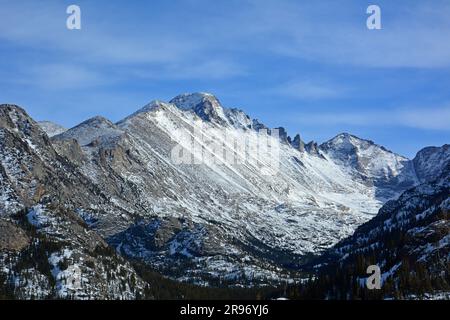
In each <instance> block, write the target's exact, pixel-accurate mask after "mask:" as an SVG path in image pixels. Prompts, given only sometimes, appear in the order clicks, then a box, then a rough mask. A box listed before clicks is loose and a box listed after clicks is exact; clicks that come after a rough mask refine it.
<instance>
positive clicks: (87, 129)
mask: <svg viewBox="0 0 450 320" xmlns="http://www.w3.org/2000/svg"><path fill="white" fill-rule="evenodd" d="M123 134H124V131H123V130H122V129H120V128H119V127H117V126H116V125H115V124H114V123H112V122H111V121H110V120H108V119H106V118H104V117H101V116H95V117H93V118H90V119H88V120H86V121H84V122H82V123H80V124H79V125H77V126H75V127H73V128H71V129H69V130H67V131H66V132H64V133H62V134H59V135H56V136H55V137H54V138H55V139H57V140H67V139H75V140H77V141H78V143H79V144H80V145H81V146H86V145H89V144H90V143H92V142H94V141H95V140H97V139H99V138H102V139H103V140H105V139H108V138H113V137H117V136H121V135H123Z"/></svg>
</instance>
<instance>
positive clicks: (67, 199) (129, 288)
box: [0, 105, 144, 299]
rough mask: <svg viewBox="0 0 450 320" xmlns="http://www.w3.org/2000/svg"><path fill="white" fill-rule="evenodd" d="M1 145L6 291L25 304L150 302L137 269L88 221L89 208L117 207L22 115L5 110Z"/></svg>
mask: <svg viewBox="0 0 450 320" xmlns="http://www.w3.org/2000/svg"><path fill="white" fill-rule="evenodd" d="M0 137H1V139H0V150H1V151H0V154H1V166H0V168H1V170H0V171H1V173H2V175H1V179H0V186H1V191H2V192H1V195H0V197H1V202H0V231H1V237H0V265H1V266H2V269H1V271H0V274H1V276H2V277H1V278H2V279H3V283H1V285H2V286H6V287H9V288H10V290H9V292H10V293H13V294H14V296H15V297H16V298H23V299H29V298H37V299H42V298H77V299H106V298H115V299H117V298H124V299H134V298H136V297H138V296H143V294H144V283H143V282H142V281H141V280H139V278H138V276H137V275H136V273H135V272H134V271H133V269H132V268H131V266H130V265H129V264H128V263H127V262H126V261H125V260H123V259H122V258H120V257H118V256H117V255H116V254H115V253H114V252H113V251H111V250H110V249H109V247H108V245H107V243H106V242H105V241H104V240H103V239H102V238H101V237H100V236H99V235H98V234H97V233H96V232H95V231H93V230H90V229H89V228H88V226H87V225H86V223H85V222H84V221H83V220H82V219H81V218H80V215H79V213H81V212H82V211H81V208H82V206H84V205H86V204H89V206H96V207H98V208H101V207H103V206H105V207H110V208H111V207H112V206H113V204H111V203H109V202H108V200H107V198H106V197H105V195H104V194H103V193H102V191H101V190H99V189H98V187H97V186H95V185H93V184H91V183H90V181H89V179H88V178H86V177H85V176H84V175H83V174H82V173H81V172H80V171H79V170H78V168H77V167H76V166H75V165H74V164H73V163H72V162H71V161H69V159H68V158H66V157H65V156H61V155H60V154H59V153H58V152H57V151H56V150H55V148H54V147H53V145H52V143H51V141H50V139H49V137H48V136H47V135H46V133H45V132H44V131H43V130H42V129H41V128H40V127H39V125H38V124H37V123H36V122H35V121H33V120H32V119H31V118H30V117H29V116H28V115H27V114H26V113H25V111H24V110H22V109H21V108H19V107H17V106H13V105H2V106H0ZM59 147H61V148H62V149H65V148H64V146H59ZM110 276H111V277H110Z"/></svg>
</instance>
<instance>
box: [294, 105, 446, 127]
mask: <svg viewBox="0 0 450 320" xmlns="http://www.w3.org/2000/svg"><path fill="white" fill-rule="evenodd" d="M291 119H292V121H294V122H295V123H297V124H311V123H314V124H316V125H318V126H327V125H347V126H362V127H386V126H403V127H409V128H416V129H425V130H443V131H450V105H448V106H443V107H430V108H426V107H424V108H417V107H416V108H398V109H393V110H385V109H383V110H379V111H376V110H375V111H373V110H372V111H371V110H366V109H364V108H361V109H360V111H352V112H339V111H336V112H329V111H328V112H320V113H315V112H308V113H298V114H297V115H296V116H295V117H291Z"/></svg>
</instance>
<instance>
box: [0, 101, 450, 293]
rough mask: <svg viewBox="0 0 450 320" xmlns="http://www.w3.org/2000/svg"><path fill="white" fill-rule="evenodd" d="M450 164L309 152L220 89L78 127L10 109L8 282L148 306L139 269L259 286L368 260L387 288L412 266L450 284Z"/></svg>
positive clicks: (1, 239) (4, 121)
mask: <svg viewBox="0 0 450 320" xmlns="http://www.w3.org/2000/svg"><path fill="white" fill-rule="evenodd" d="M261 141H264V143H266V142H267V143H268V144H270V152H269V153H262V152H261V146H260V145H258V146H257V147H255V143H254V142H257V143H259V144H260V143H261ZM243 142H245V143H243ZM230 159H231V161H230ZM449 165H450V147H449V145H445V146H442V147H428V148H425V149H423V150H422V151H420V152H419V153H418V154H417V156H416V157H415V158H414V159H407V158H405V157H403V156H400V155H398V154H396V153H394V152H392V151H389V150H387V149H386V148H384V147H382V146H379V145H377V144H376V143H374V142H372V141H369V140H364V139H361V138H358V137H356V136H353V135H351V134H347V133H342V134H339V135H337V136H336V137H334V138H332V139H331V140H329V141H327V142H325V143H323V144H320V145H319V144H318V143H316V142H314V141H312V142H309V143H306V142H305V141H303V140H302V139H301V135H300V134H297V133H296V134H295V136H294V138H291V137H290V136H288V134H287V132H286V130H284V129H283V128H268V127H267V126H265V125H264V124H263V123H261V122H260V121H259V120H256V119H252V118H251V117H250V116H248V115H247V114H245V113H244V112H243V111H242V110H239V109H236V108H225V107H223V106H222V105H221V103H220V101H219V100H218V99H217V98H216V97H215V96H213V95H211V94H207V93H193V94H182V95H179V96H177V97H175V98H174V99H172V100H171V101H170V102H168V103H167V102H162V101H153V102H151V103H149V104H148V105H146V106H144V107H143V108H142V109H140V110H137V111H136V112H134V113H133V114H131V115H129V116H128V117H126V118H124V119H122V120H120V121H118V122H116V123H113V122H111V121H110V120H108V119H105V118H103V117H101V116H97V117H94V118H91V119H88V120H86V121H84V122H83V123H80V124H79V125H77V126H75V127H73V128H70V129H65V128H63V127H61V126H59V125H56V124H52V123H50V122H36V121H34V120H33V119H32V118H30V116H28V115H27V113H26V111H24V110H23V109H21V108H20V107H18V106H15V105H1V106H0V287H2V286H3V288H4V289H3V290H4V291H5V292H7V293H11V292H12V293H13V294H14V296H15V297H19V298H54V297H57V298H75V299H89V298H97V299H107V298H111V299H138V298H142V297H146V298H149V297H150V296H149V294H148V290H149V288H148V283H147V282H145V281H144V280H143V279H142V278H141V276H140V275H139V274H138V273H137V272H136V271H135V268H134V265H136V263H138V264H139V265H144V266H145V267H147V268H149V270H154V271H156V272H158V273H160V274H162V275H164V276H165V277H168V278H170V279H173V280H176V281H181V282H190V283H195V284H198V285H205V286H207V285H210V286H214V285H224V284H227V285H231V286H246V287H252V286H257V285H268V284H269V285H270V284H271V285H277V284H280V283H285V282H294V281H297V280H300V279H302V278H303V277H304V272H311V270H321V271H320V272H325V271H324V270H325V269H326V267H327V266H328V267H330V266H333V264H334V263H338V264H339V263H340V264H344V265H345V264H349V265H350V264H351V263H354V261H356V260H357V259H360V260H361V259H362V255H366V254H367V253H368V252H370V258H369V256H367V257H366V259H368V260H370V259H372V260H373V261H372V262H373V263H375V262H377V263H379V264H380V267H381V268H382V269H383V270H384V272H385V273H384V274H383V277H385V278H386V279H387V278H388V277H389V275H394V274H395V271H396V270H400V268H401V267H402V266H405V264H406V262H404V259H405V257H408V259H409V262H410V265H411V264H413V263H417V264H420V263H422V262H423V264H422V265H423V267H424V268H427V269H429V270H430V272H432V273H433V274H439V275H442V277H444V278H445V272H447V276H448V270H449V226H450V225H449V222H448V210H449V203H450V202H449V201H450V200H449V195H450V192H449V181H450V176H449V172H450V167H449ZM380 208H381V210H380ZM318 256H320V258H318ZM391 278H393V277H391ZM361 279H362V278H361ZM361 281H362V280H361ZM392 281H394V280H392ZM430 281H434V280H432V279H430ZM392 285H393V284H392ZM1 294H2V293H1V291H0V296H1ZM4 294H5V295H6V293H4Z"/></svg>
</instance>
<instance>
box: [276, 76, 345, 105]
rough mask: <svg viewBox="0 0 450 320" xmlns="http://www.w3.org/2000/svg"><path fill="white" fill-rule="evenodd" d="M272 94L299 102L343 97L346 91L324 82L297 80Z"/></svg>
mask: <svg viewBox="0 0 450 320" xmlns="http://www.w3.org/2000/svg"><path fill="white" fill-rule="evenodd" d="M273 93H274V94H278V95H283V96H286V97H289V98H294V99H299V100H323V99H337V98H340V97H344V96H345V95H346V94H348V89H346V88H344V87H342V86H340V85H336V84H332V83H328V82H324V81H312V80H297V81H291V82H288V83H285V84H283V85H281V86H279V87H278V88H275V89H274V90H273Z"/></svg>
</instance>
